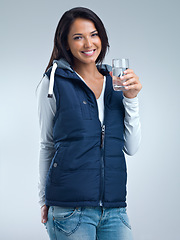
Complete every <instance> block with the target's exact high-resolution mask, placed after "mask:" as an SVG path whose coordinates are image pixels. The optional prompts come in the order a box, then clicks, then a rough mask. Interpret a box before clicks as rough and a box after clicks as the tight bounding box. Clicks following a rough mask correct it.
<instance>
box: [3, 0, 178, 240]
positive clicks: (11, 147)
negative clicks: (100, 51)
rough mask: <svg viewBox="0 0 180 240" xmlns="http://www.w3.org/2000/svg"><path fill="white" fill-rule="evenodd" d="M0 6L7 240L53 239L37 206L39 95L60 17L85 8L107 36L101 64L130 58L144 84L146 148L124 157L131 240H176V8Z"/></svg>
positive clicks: (162, 4) (154, 0)
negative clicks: (97, 21) (119, 58)
mask: <svg viewBox="0 0 180 240" xmlns="http://www.w3.org/2000/svg"><path fill="white" fill-rule="evenodd" d="M0 5H1V6H0V25H1V45H0V56H1V72H0V73H1V77H0V114H1V117H0V216H1V217H0V239H2V240H12V239H18V240H24V239H26V240H32V239H38V240H46V239H48V236H47V234H46V232H45V229H44V226H43V225H42V224H41V223H40V208H39V205H38V192H37V182H38V155H39V125H38V117H37V103H36V96H35V90H36V87H37V85H38V83H39V81H40V80H41V77H42V74H43V72H44V70H45V68H46V66H47V64H48V61H49V58H50V54H51V51H52V46H53V37H54V32H55V29H56V26H57V23H58V21H59V19H60V17H61V15H62V14H63V13H64V11H66V10H68V9H70V8H72V7H75V6H84V7H88V8H91V9H92V10H94V11H95V12H96V13H97V14H98V15H99V16H100V18H101V19H102V20H103V22H104V24H105V27H106V29H107V32H108V36H109V41H110V45H111V48H110V51H109V53H108V55H107V57H106V59H105V61H104V62H106V63H108V64H111V59H112V58H115V57H128V58H129V59H130V67H131V68H132V69H134V71H135V72H136V74H137V75H138V76H139V77H140V80H141V82H142V84H143V89H142V92H141V93H140V94H139V101H140V115H141V124H142V143H141V147H140V149H139V151H138V152H137V154H136V155H134V156H133V157H127V167H128V199H127V200H128V214H129V217H130V221H131V225H132V229H133V233H134V239H135V240H160V239H163V240H170V239H173V240H179V239H180V233H179V223H180V222H179V215H180V207H179V202H180V193H179V186H180V177H179V169H180V163H179V162H180V157H179V149H180V144H179V143H180V140H179V134H180V124H179V119H180V113H179V110H180V108H179V89H180V79H179V55H180V48H179V42H180V41H179V40H180V33H179V23H180V17H179V8H180V3H179V1H178V0H177V1H176V0H171V1H163V0H151V1H147V0H140V1H134V0H129V1H120V0H111V1H107V2H106V1H95V0H91V1H85V0H81V1H76V2H75V1H72V0H71V1H70V0H66V1H60V0H53V1H47V0H39V1H35V0H31V1H25V0H24V1H20V0H16V1H8V0H1V2H0Z"/></svg>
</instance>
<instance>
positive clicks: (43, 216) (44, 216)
mask: <svg viewBox="0 0 180 240" xmlns="http://www.w3.org/2000/svg"><path fill="white" fill-rule="evenodd" d="M47 220H48V207H47V206H46V205H44V206H42V208H41V222H42V223H46V222H47Z"/></svg>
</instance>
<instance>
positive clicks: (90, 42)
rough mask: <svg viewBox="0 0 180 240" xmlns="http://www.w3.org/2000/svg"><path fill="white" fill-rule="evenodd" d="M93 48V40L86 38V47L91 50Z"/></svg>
mask: <svg viewBox="0 0 180 240" xmlns="http://www.w3.org/2000/svg"><path fill="white" fill-rule="evenodd" d="M91 46H92V41H91V39H90V38H88V37H87V38H86V39H85V42H84V47H85V48H90V47H91Z"/></svg>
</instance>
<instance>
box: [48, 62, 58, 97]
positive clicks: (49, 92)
mask: <svg viewBox="0 0 180 240" xmlns="http://www.w3.org/2000/svg"><path fill="white" fill-rule="evenodd" d="M57 66H58V65H57V63H56V62H55V63H54V64H53V66H52V70H51V75H50V81H49V91H48V98H52V97H53V88H54V74H55V71H56V68H57Z"/></svg>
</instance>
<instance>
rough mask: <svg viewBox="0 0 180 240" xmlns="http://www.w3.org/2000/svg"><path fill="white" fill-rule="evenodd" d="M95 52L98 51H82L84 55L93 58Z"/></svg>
mask: <svg viewBox="0 0 180 240" xmlns="http://www.w3.org/2000/svg"><path fill="white" fill-rule="evenodd" d="M95 51H96V49H94V50H89V51H82V53H83V54H85V55H88V56H92V55H93V54H94V52H95Z"/></svg>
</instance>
